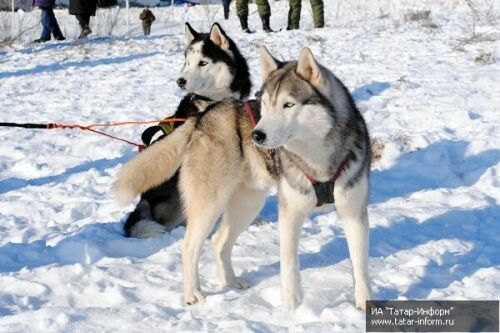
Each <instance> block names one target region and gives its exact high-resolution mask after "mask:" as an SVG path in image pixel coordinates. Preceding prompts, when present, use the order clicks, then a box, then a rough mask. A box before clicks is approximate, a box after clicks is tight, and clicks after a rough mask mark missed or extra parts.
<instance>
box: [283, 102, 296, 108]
mask: <svg viewBox="0 0 500 333" xmlns="http://www.w3.org/2000/svg"><path fill="white" fill-rule="evenodd" d="M294 105H295V104H293V103H290V102H286V103H285V104H283V107H284V108H285V109H287V108H291V107H292V106H294Z"/></svg>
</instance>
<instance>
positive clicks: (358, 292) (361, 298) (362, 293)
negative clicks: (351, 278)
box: [354, 285, 372, 310]
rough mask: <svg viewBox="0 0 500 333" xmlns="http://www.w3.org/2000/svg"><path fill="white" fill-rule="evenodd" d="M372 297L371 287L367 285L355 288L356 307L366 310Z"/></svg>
mask: <svg viewBox="0 0 500 333" xmlns="http://www.w3.org/2000/svg"><path fill="white" fill-rule="evenodd" d="M371 299H372V293H371V290H370V287H369V286H367V285H363V286H356V287H355V288H354V302H355V304H356V308H358V309H360V310H366V301H369V300H371Z"/></svg>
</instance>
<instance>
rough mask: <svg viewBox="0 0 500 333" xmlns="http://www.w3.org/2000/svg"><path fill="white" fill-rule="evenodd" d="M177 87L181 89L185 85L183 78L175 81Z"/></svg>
mask: <svg viewBox="0 0 500 333" xmlns="http://www.w3.org/2000/svg"><path fill="white" fill-rule="evenodd" d="M177 85H178V86H179V87H180V88H183V87H184V86H185V85H186V79H184V78H183V77H180V78H178V79H177Z"/></svg>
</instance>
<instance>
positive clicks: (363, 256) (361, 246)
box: [335, 178, 372, 310]
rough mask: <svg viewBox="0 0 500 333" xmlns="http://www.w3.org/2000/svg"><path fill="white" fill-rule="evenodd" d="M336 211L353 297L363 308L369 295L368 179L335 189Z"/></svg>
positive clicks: (359, 306) (357, 305) (360, 307)
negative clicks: (349, 267)
mask: <svg viewBox="0 0 500 333" xmlns="http://www.w3.org/2000/svg"><path fill="white" fill-rule="evenodd" d="M335 198H336V206H337V213H338V215H339V217H340V218H341V220H342V223H343V225H344V231H345V235H346V238H347V245H348V247H349V254H350V257H351V263H352V270H353V275H354V300H355V304H356V307H357V308H359V309H363V310H364V309H365V308H366V303H365V302H366V301H367V300H370V299H371V297H372V296H371V288H370V280H369V276H368V245H369V239H368V233H369V229H370V228H369V223H368V213H367V209H366V202H367V199H368V179H367V178H363V179H361V180H360V181H359V182H358V183H357V184H356V185H354V187H351V188H338V189H336V191H335Z"/></svg>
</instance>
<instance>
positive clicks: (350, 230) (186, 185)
mask: <svg viewBox="0 0 500 333" xmlns="http://www.w3.org/2000/svg"><path fill="white" fill-rule="evenodd" d="M261 62H262V72H263V79H264V84H263V87H262V89H261V91H260V93H259V100H258V101H257V102H253V103H246V104H245V103H243V102H240V101H238V100H236V99H225V100H223V101H222V102H218V103H214V104H212V105H210V106H208V109H207V111H206V112H204V113H203V114H200V115H199V116H195V117H192V118H190V120H188V121H187V122H186V123H185V124H184V125H182V126H181V127H179V128H178V129H177V130H176V131H175V132H174V133H173V134H171V135H170V136H169V137H167V138H166V139H164V140H162V141H161V142H159V143H158V144H155V145H153V146H152V147H151V148H150V149H149V150H148V151H145V152H143V153H142V154H140V155H138V156H137V157H135V158H134V159H132V160H130V161H129V162H128V163H127V164H125V165H124V167H123V169H122V170H121V171H120V174H119V177H118V180H117V182H116V184H115V186H116V189H117V194H118V198H119V200H121V201H122V202H124V203H127V202H130V201H131V200H133V198H134V197H135V196H137V195H138V194H139V193H142V192H143V191H144V190H147V189H149V188H151V187H153V186H155V185H157V184H159V183H161V182H162V181H163V180H164V179H167V178H169V177H171V176H172V175H173V174H174V173H175V171H176V170H177V169H178V168H179V167H180V180H179V184H180V192H181V196H182V199H183V205H184V210H185V216H186V218H187V226H186V233H185V237H184V241H183V245H182V264H183V274H184V297H185V301H186V303H187V304H194V303H197V302H201V301H203V300H204V299H205V295H204V293H203V292H202V290H201V287H200V280H199V276H198V261H199V257H200V252H201V249H202V246H203V243H204V240H205V239H206V237H207V235H209V233H210V231H211V229H212V228H213V226H214V224H215V222H216V220H217V219H218V218H219V216H221V215H222V221H221V223H220V226H219V228H218V230H217V232H216V233H215V234H214V235H213V237H212V245H213V248H214V253H215V262H216V264H217V270H218V273H219V276H220V279H221V281H222V284H223V285H226V286H231V287H236V288H246V287H248V284H247V283H246V282H245V281H243V280H242V279H241V278H239V277H236V276H235V274H234V270H233V267H232V263H231V251H232V248H233V245H234V243H235V241H236V239H237V237H238V235H239V234H240V233H241V232H242V231H243V230H245V228H246V227H247V226H248V225H249V224H250V223H251V222H252V220H253V219H254V218H255V217H256V216H257V214H258V213H259V210H260V209H261V208H262V206H263V204H264V201H265V198H266V195H267V193H268V189H269V188H270V187H273V186H277V188H278V199H279V200H278V201H279V205H278V206H279V207H278V209H279V238H280V260H281V265H280V267H281V283H282V289H281V290H282V298H283V302H284V305H285V306H286V307H287V308H288V309H290V310H293V309H295V308H296V307H297V306H298V305H299V304H300V303H301V301H302V289H301V283H300V273H299V263H298V242H299V238H300V232H301V228H302V224H303V223H304V220H305V219H306V217H307V216H308V215H309V214H310V213H311V212H313V211H314V210H315V209H316V207H317V205H318V204H322V203H324V202H326V203H331V202H332V201H333V200H332V199H333V198H334V199H335V205H336V208H337V213H338V215H339V217H340V218H341V220H342V222H343V224H344V228H345V233H346V237H347V242H348V246H349V252H350V256H351V262H352V266H353V275H354V299H355V304H356V306H357V307H359V308H362V309H364V308H365V301H366V300H368V299H370V297H371V291H370V283H369V277H368V231H369V225H368V215H367V202H368V192H369V191H368V178H369V172H370V146H369V136H368V131H367V128H366V125H365V122H364V120H363V117H362V116H361V114H360V112H359V111H358V109H357V108H356V106H355V103H354V101H353V99H352V97H351V95H350V94H349V92H348V90H347V89H346V88H345V86H344V85H343V84H342V83H341V82H340V81H339V79H337V78H336V77H335V76H334V75H333V74H332V73H331V72H330V71H329V70H328V69H327V68H325V67H323V66H322V65H320V64H319V63H318V62H317V61H316V60H315V58H314V57H313V55H312V53H311V51H310V50H309V49H307V48H305V49H303V50H302V51H301V53H300V56H299V59H298V61H293V62H288V63H280V62H278V61H276V60H275V59H274V58H273V57H272V56H271V54H270V53H269V52H268V51H267V49H265V48H262V51H261ZM259 108H260V112H259ZM259 114H260V120H258V122H257V124H256V126H255V123H254V120H255V119H258V118H259ZM158 157H160V161H161V163H158V162H157V163H154V162H153V161H155V160H158ZM160 166H161V167H160Z"/></svg>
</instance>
